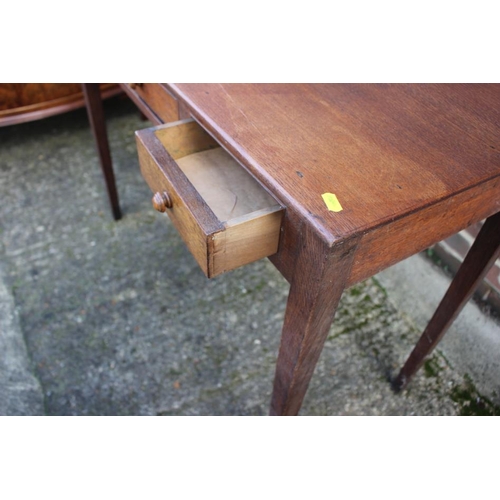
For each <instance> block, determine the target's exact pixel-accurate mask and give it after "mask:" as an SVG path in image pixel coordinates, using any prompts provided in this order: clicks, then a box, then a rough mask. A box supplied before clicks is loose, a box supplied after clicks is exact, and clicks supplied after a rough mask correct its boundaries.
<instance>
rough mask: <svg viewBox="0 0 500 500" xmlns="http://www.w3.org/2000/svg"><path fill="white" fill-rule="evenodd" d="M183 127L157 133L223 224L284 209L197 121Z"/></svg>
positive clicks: (164, 129)
mask: <svg viewBox="0 0 500 500" xmlns="http://www.w3.org/2000/svg"><path fill="white" fill-rule="evenodd" d="M179 127H180V126H179ZM179 127H170V128H163V129H159V130H158V131H157V132H156V134H157V136H158V138H159V139H160V140H161V142H162V144H163V145H164V147H165V149H166V150H167V151H168V152H169V154H170V155H171V156H172V158H173V159H174V160H175V161H176V163H177V165H178V166H179V168H180V169H181V170H182V172H183V173H184V175H186V177H187V178H188V179H189V181H190V182H191V184H192V185H193V186H194V187H195V189H196V190H197V191H198V193H199V194H200V196H201V197H202V198H203V199H204V201H205V202H206V204H207V205H208V206H209V207H210V209H211V210H212V211H213V213H214V214H215V216H216V217H217V218H218V219H219V220H220V221H221V222H223V223H226V224H227V225H231V223H232V222H234V221H235V220H237V219H238V218H240V217H243V216H244V217H248V216H251V214H253V213H254V212H261V211H266V210H271V211H274V209H279V208H281V207H280V206H279V205H278V204H277V203H276V200H275V199H274V198H273V197H272V196H271V195H270V194H269V193H268V192H267V191H266V190H265V189H264V188H263V187H262V186H261V185H260V184H259V183H258V182H257V181H256V180H255V179H254V178H253V177H252V176H251V175H250V174H249V173H248V172H247V171H246V170H245V169H244V168H243V167H242V166H241V165H240V164H239V163H238V162H237V161H236V160H235V159H234V158H233V157H232V156H231V155H230V154H229V153H227V151H225V150H224V149H223V148H222V147H220V146H219V144H218V143H217V142H216V141H215V140H214V139H213V138H212V137H211V136H210V135H209V134H208V133H207V132H205V130H203V129H202V128H201V127H200V126H199V125H198V124H197V123H196V122H194V121H189V122H187V123H185V124H184V126H182V127H180V128H179Z"/></svg>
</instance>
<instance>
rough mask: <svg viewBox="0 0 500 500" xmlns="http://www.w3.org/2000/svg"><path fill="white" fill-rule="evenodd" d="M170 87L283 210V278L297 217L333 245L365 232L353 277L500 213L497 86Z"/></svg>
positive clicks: (288, 270)
mask: <svg viewBox="0 0 500 500" xmlns="http://www.w3.org/2000/svg"><path fill="white" fill-rule="evenodd" d="M168 87H169V88H170V90H171V91H172V92H173V93H174V94H176V95H177V96H178V98H179V100H180V101H182V102H183V103H184V104H185V105H186V106H187V107H188V108H189V110H190V112H191V114H192V115H193V116H194V117H195V118H196V119H197V120H198V121H199V122H200V123H201V124H202V125H203V126H204V127H205V128H206V129H207V130H208V131H209V132H210V133H211V134H212V135H213V136H214V137H215V138H216V139H217V140H218V141H219V142H220V143H221V145H223V146H224V147H225V148H226V149H227V150H228V151H229V152H231V153H232V154H233V155H234V156H235V157H236V158H238V160H239V161H240V162H241V163H242V164H243V165H244V166H245V168H247V169H248V170H249V171H250V172H251V173H252V174H253V175H254V176H255V177H256V178H257V179H259V181H260V182H261V183H262V184H263V185H264V186H266V187H267V188H268V189H269V190H270V191H271V192H272V193H273V194H274V195H275V196H276V197H277V198H278V200H279V201H280V202H281V203H282V204H283V205H284V206H285V207H286V208H287V214H286V217H285V223H284V234H283V239H284V240H288V243H285V244H281V245H280V248H281V249H282V250H280V254H279V255H278V256H276V257H275V258H273V262H274V263H275V264H276V265H277V267H278V268H279V269H280V271H281V272H282V273H283V274H284V275H285V276H286V277H287V279H289V280H291V276H292V275H293V272H294V271H293V270H294V261H295V256H296V253H297V249H295V248H293V247H294V243H293V242H295V241H298V237H297V236H298V235H297V234H296V233H297V231H298V223H299V221H301V220H306V221H307V223H308V225H309V226H310V227H312V228H313V229H314V230H315V231H316V232H317V233H318V234H320V235H321V237H322V238H324V239H325V241H326V242H327V243H328V244H329V245H333V244H336V243H337V242H338V241H340V240H345V239H350V238H351V237H358V236H359V235H361V236H362V240H361V241H360V242H359V245H358V250H357V251H358V257H357V258H356V259H355V263H354V265H353V271H352V277H351V278H350V279H349V280H348V283H349V284H352V283H354V282H356V281H359V280H360V279H364V278H365V277H367V276H369V275H371V274H373V273H374V272H376V271H378V270H380V269H383V268H384V267H387V266H389V265H391V264H393V263H395V262H396V261H397V260H401V259H402V258H405V257H407V256H409V255H411V254H412V253H415V252H417V251H419V250H422V249H423V248H425V247H426V246H429V245H432V244H433V243H435V242H437V241H439V240H440V239H443V238H445V237H446V236H448V235H451V234H453V233H454V232H456V231H459V230H460V229H463V228H465V227H466V226H467V225H469V224H471V223H474V222H476V221H477V220H481V219H482V218H485V217H487V216H489V215H492V214H493V213H496V212H498V211H499V210H500V184H499V178H500V85H496V84H494V85H493V84H492V85H462V84H454V85H430V84H429V85H364V84H360V85H347V84H345V85H344V84H324V85H323V84H321V85H312V84H307V85H302V84H301V85H299V84H290V85H281V84H265V85H263V84H262V85H261V84H231V85H219V84H169V85H168ZM325 192H331V193H334V194H335V195H336V196H337V197H338V200H339V201H340V203H341V205H342V207H343V210H342V211H341V212H338V213H336V212H331V211H329V210H328V208H327V207H326V205H325V203H324V201H323V199H322V197H321V195H322V194H323V193H325ZM456 197H457V198H456ZM475 198H477V199H475ZM460 200H462V201H463V202H464V203H465V204H466V205H467V206H464V207H460V204H459V203H458V201H460ZM432 207H434V208H432ZM401 231H403V234H401ZM384 241H386V242H387V246H385V245H384ZM388 248H390V250H388ZM372 259H373V260H374V262H373V264H371V263H370V260H372ZM360 266H361V267H360Z"/></svg>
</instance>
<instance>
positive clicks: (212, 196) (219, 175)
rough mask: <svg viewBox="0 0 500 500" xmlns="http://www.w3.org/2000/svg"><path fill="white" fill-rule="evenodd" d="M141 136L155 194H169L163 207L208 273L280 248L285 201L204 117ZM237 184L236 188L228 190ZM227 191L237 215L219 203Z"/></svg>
mask: <svg viewBox="0 0 500 500" xmlns="http://www.w3.org/2000/svg"><path fill="white" fill-rule="evenodd" d="M136 138H137V148H138V153H139V162H140V165H141V172H142V175H143V177H144V179H145V180H146V182H147V183H148V185H149V187H150V188H151V190H152V191H153V193H155V199H159V198H161V197H162V196H164V197H165V199H168V205H169V207H170V208H166V207H163V208H165V211H166V213H167V214H168V216H169V217H170V219H171V220H172V222H173V224H174V225H175V227H176V228H177V230H178V231H179V233H180V235H181V237H182V238H183V240H184V242H185V243H186V245H187V246H188V248H189V250H190V251H191V253H192V254H193V256H194V257H195V259H196V261H197V262H198V264H199V265H200V267H201V269H202V270H203V272H204V273H205V274H206V275H207V277H209V278H211V277H213V276H216V275H218V274H221V273H224V272H226V271H230V270H232V269H235V268H237V267H240V266H242V265H245V264H248V263H250V262H253V261H255V260H258V259H261V258H263V257H267V256H269V255H272V254H274V253H276V252H277V251H278V244H279V238H280V229H281V220H282V216H283V211H284V209H283V207H281V205H279V204H278V203H277V202H276V200H275V199H274V198H273V197H272V196H271V195H269V194H268V193H267V192H266V191H265V190H264V188H263V187H262V186H260V185H259V184H258V183H257V181H255V179H253V178H252V177H251V176H250V174H248V172H246V171H245V169H243V167H241V165H239V164H237V162H236V161H235V160H234V159H233V158H232V157H230V156H229V154H228V153H226V152H225V151H224V150H222V148H220V146H219V145H218V144H217V142H216V141H215V140H214V139H213V138H212V137H211V136H210V135H209V134H208V133H207V132H205V130H203V128H202V127H200V125H198V123H196V122H195V121H193V120H185V121H182V122H176V123H172V124H168V125H164V126H161V127H155V128H151V129H147V130H143V131H139V132H136ZM214 158H215V160H214ZM210 162H212V163H210ZM186 165H187V166H186ZM226 168H227V169H228V170H224V169H226ZM193 172H194V174H193ZM233 179H234V181H233ZM233 185H234V190H235V193H236V194H234V193H232V192H231V193H229V196H228V189H229V190H230V189H232V186H233ZM195 186H196V187H195ZM242 186H243V187H242ZM238 189H239V190H240V191H239V192H238ZM242 189H244V193H243V191H241V190H242ZM207 190H208V191H207ZM218 190H220V192H219V191H218ZM248 192H250V193H251V195H250V196H247V195H248ZM200 193H203V195H202V194H200ZM242 193H243V194H242ZM245 196H247V198H248V199H249V200H250V201H248V199H247V200H246V201H245V202H244V201H243V199H244V198H245ZM225 197H226V198H228V202H227V203H230V204H231V205H230V206H229V209H231V210H226V212H227V213H229V212H231V214H232V213H233V212H234V213H235V214H236V215H235V216H227V214H226V212H225V207H224V206H223V207H222V208H221V207H219V206H217V207H215V206H214V205H213V203H214V200H215V203H216V204H217V203H224V202H223V201H222V202H221V201H220V200H224V198H225ZM233 197H234V198H233ZM233 199H234V200H236V201H235V206H236V202H238V203H239V205H238V208H237V210H235V209H234V208H235V207H233V206H232V203H233V202H232V200H233ZM238 200H240V201H238ZM253 200H257V201H253ZM162 211H163V209H162ZM216 213H217V215H216ZM221 214H222V215H221Z"/></svg>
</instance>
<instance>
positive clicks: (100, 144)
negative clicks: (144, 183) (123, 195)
mask: <svg viewBox="0 0 500 500" xmlns="http://www.w3.org/2000/svg"><path fill="white" fill-rule="evenodd" d="M82 89H83V94H84V96H85V104H86V106H87V114H88V117H89V121H90V127H91V129H92V134H93V135H94V140H95V143H96V148H97V153H98V155H99V160H100V164H101V169H102V173H103V175H104V180H105V182H106V188H107V190H108V197H109V203H110V205H111V211H112V213H113V217H114V219H115V220H118V219H120V218H121V211H120V205H119V201H118V191H117V189H116V183H115V174H114V172H113V164H112V162H111V153H110V151H109V144H108V136H107V132H106V123H105V118H104V111H103V108H102V101H101V94H100V91H99V84H98V83H82Z"/></svg>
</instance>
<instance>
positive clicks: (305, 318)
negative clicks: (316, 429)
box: [270, 228, 357, 415]
mask: <svg viewBox="0 0 500 500" xmlns="http://www.w3.org/2000/svg"><path fill="white" fill-rule="evenodd" d="M356 243H357V240H356V241H352V240H351V241H347V242H342V243H340V244H338V245H335V246H334V247H333V248H330V247H329V246H328V245H326V244H325V243H324V242H323V241H322V240H321V239H320V238H319V237H318V236H317V235H316V234H314V233H313V232H312V231H310V230H308V229H306V228H304V230H303V233H302V241H301V243H300V244H299V248H300V250H299V255H298V258H297V261H296V267H295V271H294V276H293V279H292V283H291V287H290V293H289V296H288V302H287V306H286V313H285V320H284V324H283V332H282V335H281V344H280V349H279V354H278V360H277V364H276V375H275V379H274V389H273V395H272V400H271V409H270V414H271V415H296V414H297V413H298V411H299V409H300V406H301V404H302V400H303V399H304V396H305V393H306V391H307V387H308V385H309V381H310V380H311V377H312V374H313V372H314V368H315V366H316V363H317V361H318V359H319V356H320V354H321V350H322V349H323V344H324V343H325V340H326V338H327V336H328V331H329V329H330V326H331V324H332V321H333V318H334V316H335V311H336V309H337V305H338V303H339V300H340V297H341V296H342V292H343V291H344V288H345V285H346V282H347V279H348V278H349V274H350V270H351V265H352V261H353V257H354V253H355V249H356Z"/></svg>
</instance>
